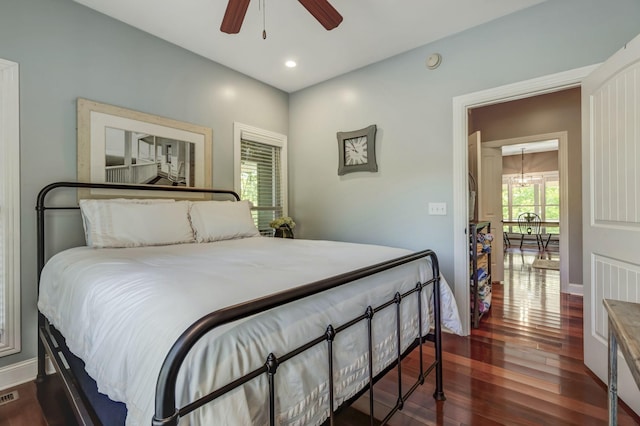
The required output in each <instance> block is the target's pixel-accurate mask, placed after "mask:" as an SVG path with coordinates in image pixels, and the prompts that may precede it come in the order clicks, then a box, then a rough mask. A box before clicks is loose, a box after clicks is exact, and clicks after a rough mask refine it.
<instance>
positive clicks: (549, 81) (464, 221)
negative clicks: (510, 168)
mask: <svg viewBox="0 0 640 426" xmlns="http://www.w3.org/2000/svg"><path fill="white" fill-rule="evenodd" d="M593 69H595V66H589V67H583V68H579V69H576V70H571V71H567V72H563V73H558V74H554V75H551V76H545V77H541V78H537V79H533V80H528V81H524V82H520V83H515V84H510V85H507V86H501V87H498V88H494V89H489V90H485V91H481V92H476V93H472V94H468V95H463V96H459V97H456V98H454V99H453V113H454V115H453V125H454V128H453V136H454V146H453V162H454V164H453V169H454V176H453V186H454V210H453V216H454V218H453V219H454V229H455V231H454V271H455V272H454V275H455V276H454V282H455V294H456V301H457V303H458V306H466V305H467V301H468V300H469V287H468V285H467V283H468V282H469V280H468V279H469V269H468V265H467V259H466V257H467V249H468V247H467V246H468V242H467V231H468V230H467V227H468V204H467V203H468V195H467V194H468V183H467V170H468V163H467V146H468V140H467V135H468V134H469V125H468V114H469V110H470V109H472V108H477V107H481V106H488V105H493V104H498V103H501V102H507V101H512V100H518V99H524V98H528V97H531V96H535V95H542V94H547V93H553V92H557V91H560V90H564V89H568V88H573V87H577V86H579V85H580V83H581V81H582V79H583V78H584V77H586V76H587V75H588V74H589V73H590V72H591V71H592V70H593ZM563 285H567V286H568V283H564V284H563ZM460 317H461V319H462V322H463V327H464V330H463V331H464V332H465V334H469V331H470V313H469V311H468V310H467V309H461V310H460Z"/></svg>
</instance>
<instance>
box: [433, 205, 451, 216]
mask: <svg viewBox="0 0 640 426" xmlns="http://www.w3.org/2000/svg"><path fill="white" fill-rule="evenodd" d="M429 214H430V215H437V216H445V215H446V214H447V203H429Z"/></svg>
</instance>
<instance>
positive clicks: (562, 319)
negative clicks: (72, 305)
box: [0, 249, 640, 426]
mask: <svg viewBox="0 0 640 426" xmlns="http://www.w3.org/2000/svg"><path fill="white" fill-rule="evenodd" d="M539 256H540V255H539V253H537V252H535V251H527V250H524V251H520V250H517V249H516V250H509V251H508V252H507V253H505V266H506V267H507V269H506V270H505V281H504V284H494V287H493V289H494V295H493V304H492V307H491V310H490V312H489V314H488V315H486V316H485V317H484V318H483V319H482V320H481V321H480V327H479V328H478V329H474V330H473V331H472V333H471V335H470V336H467V337H460V336H455V335H450V334H445V335H444V336H443V348H444V386H445V395H446V397H447V400H446V401H444V402H436V401H435V400H434V399H433V397H432V393H433V389H434V385H433V383H434V379H433V378H432V377H430V378H429V379H428V383H426V384H425V385H424V386H422V387H420V388H419V389H418V390H417V391H416V393H414V395H413V396H412V397H411V398H410V400H409V401H407V402H406V404H405V406H404V408H403V410H402V411H401V412H399V413H398V414H396V415H395V416H394V418H393V419H392V420H391V424H392V425H396V426H400V425H403V426H413V425H457V426H462V425H605V424H607V390H606V386H605V385H604V384H603V383H602V382H600V381H599V380H598V379H596V378H595V377H594V376H593V375H592V374H591V373H590V372H589V371H588V370H587V369H586V368H585V366H584V364H583V357H582V298H581V297H580V296H570V295H566V294H560V277H559V272H558V271H555V270H548V269H537V268H533V267H532V266H531V264H532V263H533V260H534V259H535V258H536V257H539ZM544 257H545V258H550V259H557V253H554V252H551V253H549V252H546V253H545V254H544ZM424 354H425V355H426V356H427V357H430V359H432V358H433V349H432V348H430V347H426V348H425V349H424ZM417 358H418V354H417V352H414V353H413V354H412V355H411V356H410V357H409V358H408V359H407V360H405V362H404V363H403V375H405V374H406V375H412V374H413V373H415V371H416V369H417V367H416V366H417ZM396 388H397V383H396V378H395V377H394V374H393V373H390V374H389V375H388V376H386V377H385V378H384V379H383V380H381V381H380V382H379V383H378V384H377V385H376V387H375V388H374V394H375V400H376V412H382V409H383V408H384V407H387V406H391V405H393V404H394V403H395V400H396V397H395V396H394V392H395V390H396ZM19 391H20V399H19V400H18V401H16V402H11V403H9V404H6V405H3V406H0V426H31V425H40V424H45V423H44V422H43V423H40V421H41V420H42V418H41V414H40V407H39V405H38V403H37V400H36V399H35V387H34V386H33V385H32V384H30V383H29V384H25V385H23V386H21V387H20V388H19ZM0 393H4V392H0ZM23 395H24V397H23ZM20 401H22V402H20ZM354 407H356V408H358V409H362V410H363V411H365V412H366V411H367V410H368V402H363V401H358V402H356V404H355V405H354ZM618 418H619V424H620V425H638V424H640V418H638V416H636V415H635V414H633V413H632V412H631V411H630V410H629V409H628V408H627V407H626V406H625V405H624V404H623V403H620V408H619V411H618ZM339 420H340V421H339V422H338V423H339V424H341V425H354V426H355V425H364V424H369V420H368V418H367V416H366V415H363V414H362V413H360V412H358V411H356V410H354V409H349V410H347V411H346V412H345V413H344V414H343V415H341V416H340V419H339Z"/></svg>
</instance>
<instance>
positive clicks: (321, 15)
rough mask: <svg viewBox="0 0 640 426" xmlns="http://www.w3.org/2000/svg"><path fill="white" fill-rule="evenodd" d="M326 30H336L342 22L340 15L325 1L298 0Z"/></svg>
mask: <svg viewBox="0 0 640 426" xmlns="http://www.w3.org/2000/svg"><path fill="white" fill-rule="evenodd" d="M298 1H299V2H300V3H301V4H302V5H303V6H304V7H305V9H307V10H308V11H309V13H311V14H312V15H313V17H314V18H316V19H317V20H318V22H320V24H322V26H323V27H324V28H325V29H327V30H332V29H334V28H336V27H337V26H338V25H340V23H341V22H342V19H343V18H342V15H340V13H338V11H337V10H336V9H335V8H334V7H333V6H331V4H329V2H328V1H327V0H298Z"/></svg>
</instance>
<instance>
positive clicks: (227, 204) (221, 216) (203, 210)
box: [190, 201, 260, 243]
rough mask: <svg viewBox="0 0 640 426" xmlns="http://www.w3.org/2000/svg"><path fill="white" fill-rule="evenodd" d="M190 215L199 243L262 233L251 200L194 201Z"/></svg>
mask: <svg viewBox="0 0 640 426" xmlns="http://www.w3.org/2000/svg"><path fill="white" fill-rule="evenodd" d="M190 217H191V226H193V231H194V232H195V237H196V241H198V242H199V243H207V242H212V241H220V240H231V239H234V238H245V237H255V236H259V235H260V232H259V231H258V228H256V225H255V224H254V223H253V217H251V203H249V201H192V202H191V210H190Z"/></svg>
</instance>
